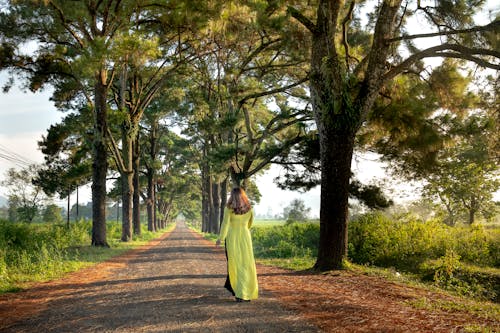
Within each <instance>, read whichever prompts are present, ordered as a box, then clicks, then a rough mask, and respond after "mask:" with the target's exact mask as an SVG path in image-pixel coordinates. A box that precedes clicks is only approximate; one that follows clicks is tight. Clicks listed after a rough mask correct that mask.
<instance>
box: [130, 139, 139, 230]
mask: <svg viewBox="0 0 500 333" xmlns="http://www.w3.org/2000/svg"><path fill="white" fill-rule="evenodd" d="M139 154H140V146H139V132H137V134H136V136H135V139H134V143H133V157H132V162H133V167H134V168H133V170H134V196H133V202H134V208H133V224H134V234H135V235H140V234H141V197H140V195H139V191H140V184H139V168H140V160H139V158H140V156H139Z"/></svg>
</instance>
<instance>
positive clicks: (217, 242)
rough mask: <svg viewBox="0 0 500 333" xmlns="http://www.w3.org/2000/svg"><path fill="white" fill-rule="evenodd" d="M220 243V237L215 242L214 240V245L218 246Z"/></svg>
mask: <svg viewBox="0 0 500 333" xmlns="http://www.w3.org/2000/svg"><path fill="white" fill-rule="evenodd" d="M219 245H220V239H218V240H217V241H216V242H215V246H217V247H219Z"/></svg>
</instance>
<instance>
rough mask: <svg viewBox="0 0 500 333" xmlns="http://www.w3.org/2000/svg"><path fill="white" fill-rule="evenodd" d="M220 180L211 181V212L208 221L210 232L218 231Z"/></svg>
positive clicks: (215, 232)
mask: <svg viewBox="0 0 500 333" xmlns="http://www.w3.org/2000/svg"><path fill="white" fill-rule="evenodd" d="M220 204H221V202H220V181H219V182H218V181H213V183H212V214H211V219H210V220H211V221H210V232H211V233H214V234H217V233H219V218H220V210H221V206H220Z"/></svg>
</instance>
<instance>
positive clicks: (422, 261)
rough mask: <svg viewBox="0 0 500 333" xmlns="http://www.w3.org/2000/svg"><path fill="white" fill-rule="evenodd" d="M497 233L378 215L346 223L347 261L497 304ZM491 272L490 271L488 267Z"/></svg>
mask: <svg viewBox="0 0 500 333" xmlns="http://www.w3.org/2000/svg"><path fill="white" fill-rule="evenodd" d="M499 244H500V231H499V230H498V229H496V230H487V229H485V228H483V227H482V226H480V225H479V226H473V227H469V226H466V227H450V226H447V225H445V224H443V223H440V222H438V221H427V222H422V221H419V220H418V219H415V218H413V217H412V216H411V215H405V216H401V217H399V218H397V219H391V218H389V217H388V216H385V215H383V214H382V213H371V214H366V215H363V216H360V217H359V218H357V219H356V220H354V221H352V222H351V223H350V224H349V259H350V260H351V261H352V262H354V263H358V264H371V265H376V266H380V267H393V268H396V269H398V270H401V271H408V272H412V273H416V274H419V275H420V276H421V277H422V279H423V280H427V281H433V283H434V284H436V285H438V286H439V287H442V288H445V289H450V290H454V291H456V292H458V293H460V294H463V295H468V296H475V297H480V298H487V299H490V300H494V301H498V286H499V285H500V273H499V271H498V269H496V268H498V265H499V255H500V254H499V252H500V248H499V246H500V245H499ZM489 267H491V268H489Z"/></svg>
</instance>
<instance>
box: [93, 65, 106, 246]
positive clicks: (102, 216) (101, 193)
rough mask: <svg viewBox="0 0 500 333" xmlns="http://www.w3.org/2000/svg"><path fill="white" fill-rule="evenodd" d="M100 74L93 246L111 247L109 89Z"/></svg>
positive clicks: (94, 148) (97, 100) (95, 95)
mask: <svg viewBox="0 0 500 333" xmlns="http://www.w3.org/2000/svg"><path fill="white" fill-rule="evenodd" d="M103 77H105V73H104V72H100V73H99V75H98V77H97V82H96V84H95V87H94V98H95V101H94V140H93V143H92V161H93V162H92V245H93V246H105V247H109V245H108V242H107V240H106V175H107V171H108V156H107V151H106V144H105V141H104V140H105V135H106V133H107V103H106V96H107V91H108V87H107V86H106V85H105V83H103V81H104V82H105V79H102V78H103Z"/></svg>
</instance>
